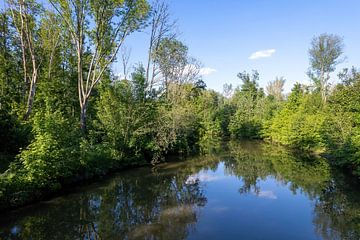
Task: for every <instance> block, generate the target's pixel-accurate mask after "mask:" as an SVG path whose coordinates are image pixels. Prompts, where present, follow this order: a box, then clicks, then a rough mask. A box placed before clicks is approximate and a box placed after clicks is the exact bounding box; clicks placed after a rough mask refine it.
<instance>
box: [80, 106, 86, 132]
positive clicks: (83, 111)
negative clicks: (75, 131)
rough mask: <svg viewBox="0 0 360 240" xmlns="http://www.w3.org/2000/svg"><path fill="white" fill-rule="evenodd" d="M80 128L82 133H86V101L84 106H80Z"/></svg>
mask: <svg viewBox="0 0 360 240" xmlns="http://www.w3.org/2000/svg"><path fill="white" fill-rule="evenodd" d="M80 110H81V112H80V128H81V130H82V131H83V132H86V129H87V126H86V111H87V101H86V102H85V104H82V105H81V106H80Z"/></svg>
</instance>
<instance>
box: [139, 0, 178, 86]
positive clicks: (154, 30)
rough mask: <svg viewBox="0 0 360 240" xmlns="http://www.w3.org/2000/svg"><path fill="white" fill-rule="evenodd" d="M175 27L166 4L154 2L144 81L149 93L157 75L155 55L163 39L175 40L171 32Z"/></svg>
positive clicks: (161, 0)
mask: <svg viewBox="0 0 360 240" xmlns="http://www.w3.org/2000/svg"><path fill="white" fill-rule="evenodd" d="M175 26H176V22H175V21H172V20H171V19H170V12H169V6H168V5H167V3H165V1H164V0H156V1H155V2H154V4H153V6H152V10H151V14H150V41H149V49H148V59H147V64H146V81H147V82H148V90H150V91H151V89H152V88H153V87H154V85H155V84H156V76H157V75H158V74H159V69H158V65H157V64H155V61H154V60H155V58H156V54H155V53H156V52H158V50H159V47H160V43H161V42H162V40H163V39H165V38H167V39H175V37H176V34H175V33H174V31H173V29H174V28H175Z"/></svg>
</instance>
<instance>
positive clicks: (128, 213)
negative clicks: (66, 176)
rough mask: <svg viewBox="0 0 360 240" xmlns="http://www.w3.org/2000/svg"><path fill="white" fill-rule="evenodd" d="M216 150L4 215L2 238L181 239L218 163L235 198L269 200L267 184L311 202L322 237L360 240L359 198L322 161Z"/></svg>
mask: <svg viewBox="0 0 360 240" xmlns="http://www.w3.org/2000/svg"><path fill="white" fill-rule="evenodd" d="M221 149H222V151H220V152H219V151H218V149H215V150H214V149H213V150H212V151H211V152H212V154H208V155H205V156H202V157H196V158H193V159H190V160H187V161H183V162H174V163H171V164H160V165H157V166H156V167H154V168H152V169H150V168H141V169H137V170H133V171H128V172H123V173H121V176H118V177H114V178H112V179H110V180H107V181H106V182H104V183H102V184H97V185H95V186H90V187H88V188H87V189H85V190H81V191H80V192H81V193H77V194H70V195H68V196H66V197H64V198H58V199H55V200H52V201H50V202H48V203H42V204H39V205H37V206H32V207H29V208H27V209H22V210H20V211H18V212H16V211H15V212H12V213H11V214H8V215H7V216H2V217H1V218H0V239H175V240H176V239H186V238H187V237H188V236H189V234H190V233H191V232H192V231H193V230H194V229H195V227H196V223H197V221H198V219H199V213H200V211H201V210H202V207H203V206H205V205H206V203H207V198H206V195H205V192H204V186H205V184H204V183H202V179H201V177H204V176H203V175H201V174H199V172H201V171H214V172H215V171H216V170H217V169H218V167H219V163H220V162H222V163H223V165H224V167H225V169H224V171H225V175H231V176H237V177H238V178H239V183H240V184H241V186H240V188H239V192H240V194H249V193H251V194H256V195H259V196H260V195H261V194H264V193H267V192H266V191H262V189H261V185H260V182H261V181H262V180H263V181H266V180H267V178H269V177H271V178H273V179H275V180H276V181H277V182H278V183H281V184H282V185H283V186H284V187H288V188H289V189H290V190H291V191H292V192H293V193H294V194H297V193H301V194H305V195H306V196H307V197H308V198H309V199H311V200H313V202H314V211H313V224H314V227H315V231H316V232H317V234H318V235H319V236H320V237H321V238H323V239H360V194H359V191H358V190H356V189H357V188H356V187H353V186H350V185H349V183H348V181H346V180H345V179H344V178H342V176H343V175H342V174H336V172H334V171H333V170H332V169H331V168H330V167H329V165H328V163H327V161H325V160H324V159H323V158H319V157H318V158H314V157H304V156H295V155H294V154H293V153H290V152H289V151H287V150H286V149H284V148H282V147H279V146H274V145H270V144H265V143H261V142H255V141H251V142H240V143H234V142H230V143H229V144H228V145H227V146H223V145H221ZM270 197H271V196H270ZM1 221H3V222H1Z"/></svg>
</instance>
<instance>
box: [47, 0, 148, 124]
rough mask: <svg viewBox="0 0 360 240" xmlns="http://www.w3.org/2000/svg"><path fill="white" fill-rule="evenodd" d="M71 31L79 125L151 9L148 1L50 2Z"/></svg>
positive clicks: (84, 119) (78, 0)
mask: <svg viewBox="0 0 360 240" xmlns="http://www.w3.org/2000/svg"><path fill="white" fill-rule="evenodd" d="M50 3H51V4H52V6H53V7H54V8H55V10H56V11H57V12H58V13H59V14H60V16H61V17H62V19H63V22H64V25H65V27H66V28H67V29H68V31H69V32H70V35H71V37H72V42H73V44H74V45H75V49H76V56H77V72H78V74H77V78H78V96H79V104H80V109H81V112H80V126H81V129H82V130H84V131H85V130H86V112H87V109H88V104H89V99H90V97H91V94H92V92H93V90H94V87H95V86H96V85H97V84H98V83H99V81H100V80H101V79H102V77H103V75H104V73H106V71H108V70H109V67H110V65H111V63H112V62H113V61H114V60H115V59H116V56H117V53H118V52H119V49H120V48H121V46H122V45H123V43H124V41H125V39H126V37H127V36H129V34H131V33H132V32H134V31H137V30H139V29H141V28H142V27H143V26H144V25H145V24H146V20H147V17H148V13H149V9H150V6H149V4H148V2H147V1H146V0H76V1H75V0H50Z"/></svg>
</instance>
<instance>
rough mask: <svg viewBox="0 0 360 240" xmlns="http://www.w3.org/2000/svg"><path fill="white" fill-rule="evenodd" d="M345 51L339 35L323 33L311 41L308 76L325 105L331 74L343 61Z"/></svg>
mask: <svg viewBox="0 0 360 240" xmlns="http://www.w3.org/2000/svg"><path fill="white" fill-rule="evenodd" d="M343 50H344V43H343V40H342V38H341V37H339V36H338V35H334V34H327V33H323V34H321V35H319V36H316V37H314V38H313V39H312V41H311V47H310V49H309V56H310V70H309V71H308V75H309V77H310V78H311V79H312V80H313V81H314V83H315V85H316V87H317V88H318V90H319V91H320V92H321V98H322V100H323V103H326V99H327V92H328V88H329V84H328V81H329V79H330V73H331V72H333V71H334V70H335V67H336V65H338V64H339V63H340V62H341V61H342V60H343V59H341V58H340V56H341V55H342V54H343Z"/></svg>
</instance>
